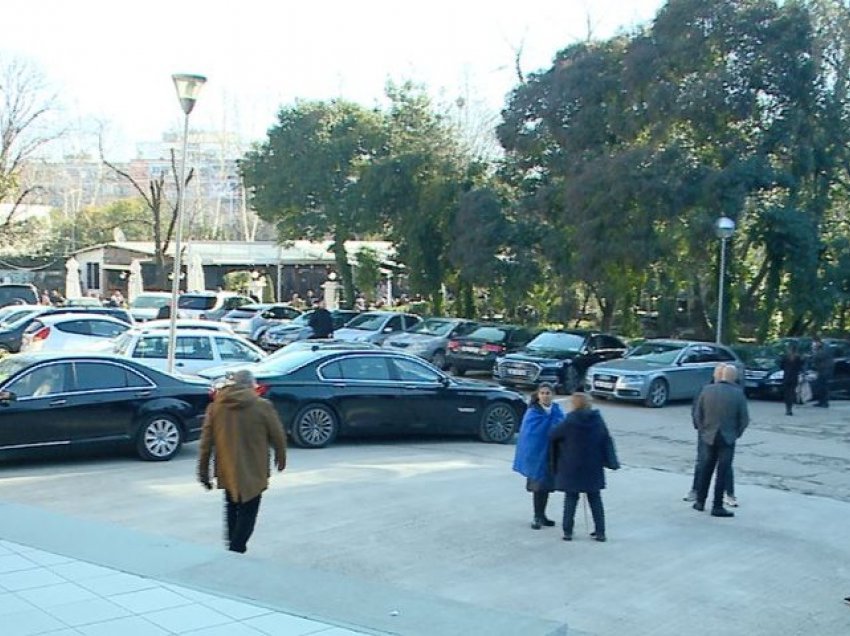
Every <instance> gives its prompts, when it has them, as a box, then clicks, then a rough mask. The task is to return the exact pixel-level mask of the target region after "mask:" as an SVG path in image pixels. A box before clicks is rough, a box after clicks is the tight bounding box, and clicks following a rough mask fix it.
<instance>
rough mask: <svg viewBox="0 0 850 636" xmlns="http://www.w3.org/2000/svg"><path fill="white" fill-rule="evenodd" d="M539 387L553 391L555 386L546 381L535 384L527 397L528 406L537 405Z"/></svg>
mask: <svg viewBox="0 0 850 636" xmlns="http://www.w3.org/2000/svg"><path fill="white" fill-rule="evenodd" d="M540 389H549V390H550V391H551V392H552V393H554V392H555V387H553V386H552V385H551V384H549V383H548V382H541V383H540V384H538V385H537V388H536V389H534V393H532V394H531V397H530V398H529V399H528V404H529V405H530V406H537V405H538V404H540V395H539V393H540Z"/></svg>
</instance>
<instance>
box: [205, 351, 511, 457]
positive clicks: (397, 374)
mask: <svg viewBox="0 0 850 636" xmlns="http://www.w3.org/2000/svg"><path fill="white" fill-rule="evenodd" d="M251 370H252V371H253V373H254V375H255V377H256V378H257V382H258V383H259V387H258V392H259V393H260V394H261V395H263V396H265V397H266V398H268V399H269V400H271V401H272V403H273V404H274V405H275V408H276V409H277V411H278V413H279V414H280V417H281V420H282V421H283V423H284V426H285V427H286V430H287V432H288V433H289V434H290V436H291V437H292V440H293V441H294V442H295V444H297V445H298V446H302V447H304V448H322V447H324V446H327V445H328V444H330V443H332V442H333V441H334V440H335V439H336V438H337V436H351V437H354V436H358V437H365V436H372V435H375V436H381V435H384V436H399V435H410V434H412V435H417V434H418V435H422V434H437V435H474V436H477V437H478V438H479V439H481V440H482V441H484V442H496V443H506V442H509V441H510V440H512V439H513V436H514V433H516V431H517V430H518V429H519V425H520V422H521V420H522V416H523V413H524V412H525V400H524V399H523V397H522V396H521V395H520V394H519V393H516V392H514V391H511V390H508V389H505V388H503V387H498V386H493V385H491V384H486V383H484V382H477V381H472V380H457V379H455V378H452V377H450V376H447V375H446V374H444V373H443V372H442V371H440V370H438V369H437V368H435V367H433V366H431V365H430V364H428V363H427V362H425V361H423V360H421V359H420V358H417V357H414V356H409V355H407V354H403V353H396V352H391V351H386V350H374V351H373V350H362V351H345V350H334V349H324V350H323V349H319V350H315V351H313V350H304V351H295V352H292V353H290V354H287V355H284V356H280V357H279V358H276V359H270V360H265V361H263V362H259V363H257V364H256V365H253V366H252V367H251ZM225 381H226V379H223V378H219V382H225Z"/></svg>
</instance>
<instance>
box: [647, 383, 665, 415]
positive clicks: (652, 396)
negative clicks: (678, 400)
mask: <svg viewBox="0 0 850 636" xmlns="http://www.w3.org/2000/svg"><path fill="white" fill-rule="evenodd" d="M669 397H670V389H669V387H668V386H667V382H665V381H664V380H662V379H661V378H655V379H654V380H653V381H652V382H651V383H650V385H649V391H647V392H646V400H644V403H645V404H646V405H647V406H648V407H650V408H654V409H660V408H661V407H662V406H664V405H665V404H667V400H668V398H669Z"/></svg>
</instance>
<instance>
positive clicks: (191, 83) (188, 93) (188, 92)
mask: <svg viewBox="0 0 850 636" xmlns="http://www.w3.org/2000/svg"><path fill="white" fill-rule="evenodd" d="M171 79H172V80H174V88H176V89H177V99H178V100H179V101H180V108H182V109H183V115H184V117H183V153H182V155H181V158H180V182H179V183H178V184H177V188H178V190H177V215H176V216H177V218H176V219H175V224H176V229H175V232H174V269H173V273H172V278H173V281H172V284H171V316H170V323H169V326H168V360H167V363H166V369H167V371H168V372H169V373H173V372H174V354H175V352H176V348H177V296H178V295H179V294H180V268H181V262H180V261H181V259H182V254H181V252H180V241H181V239H182V238H183V206H184V202H185V195H186V192H185V191H186V144H187V141H188V138H189V113H191V112H192V109H193V108H194V107H195V102H196V101H198V94H199V93H200V92H201V88H202V87H203V85H204V83H205V82H206V81H207V78H206V77H204V76H203V75H183V74H178V75H172V76H171Z"/></svg>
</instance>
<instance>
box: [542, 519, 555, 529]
mask: <svg viewBox="0 0 850 636" xmlns="http://www.w3.org/2000/svg"><path fill="white" fill-rule="evenodd" d="M540 525H543V526H546V527H547V528H551V527H552V526H554V525H555V522H554V521H552V520H551V519H547V518H546V517H543V518H542V519H541V520H540Z"/></svg>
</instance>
